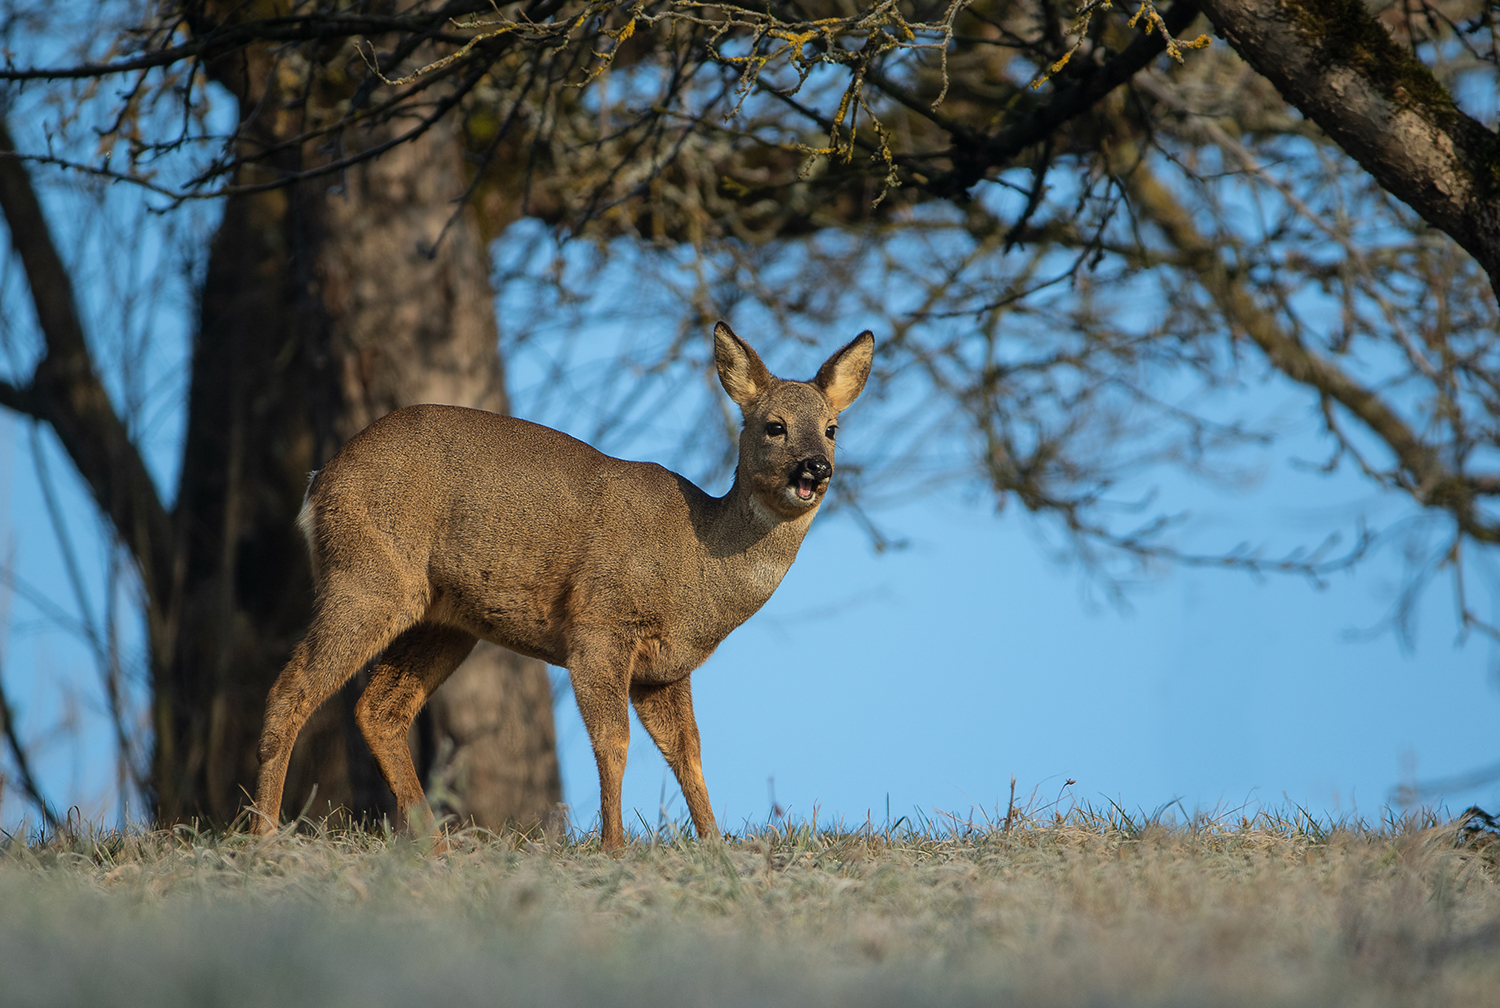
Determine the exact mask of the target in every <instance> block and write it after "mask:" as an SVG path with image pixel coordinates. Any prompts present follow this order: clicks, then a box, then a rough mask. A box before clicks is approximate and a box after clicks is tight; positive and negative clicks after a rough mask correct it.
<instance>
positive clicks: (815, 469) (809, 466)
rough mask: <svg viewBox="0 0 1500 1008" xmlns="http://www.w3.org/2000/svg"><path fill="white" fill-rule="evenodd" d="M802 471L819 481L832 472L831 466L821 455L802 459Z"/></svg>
mask: <svg viewBox="0 0 1500 1008" xmlns="http://www.w3.org/2000/svg"><path fill="white" fill-rule="evenodd" d="M802 471H803V472H805V473H807V475H809V476H811V477H812V478H813V479H815V480H817V481H818V482H819V483H821V482H823V481H824V480H826V479H827V478H828V477H829V476H831V475H832V474H833V466H832V465H830V464H829V462H828V459H826V458H824V457H823V456H822V455H814V456H813V457H812V458H810V459H803V460H802Z"/></svg>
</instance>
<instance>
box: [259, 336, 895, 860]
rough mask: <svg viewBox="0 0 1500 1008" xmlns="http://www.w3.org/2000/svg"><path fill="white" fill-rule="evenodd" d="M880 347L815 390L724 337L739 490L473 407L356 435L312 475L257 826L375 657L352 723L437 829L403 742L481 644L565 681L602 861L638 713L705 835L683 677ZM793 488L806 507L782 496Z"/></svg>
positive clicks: (793, 516) (859, 347) (794, 511)
mask: <svg viewBox="0 0 1500 1008" xmlns="http://www.w3.org/2000/svg"><path fill="white" fill-rule="evenodd" d="M874 347H875V341H874V339H873V338H872V337H871V335H870V334H869V333H868V332H866V333H862V334H860V335H859V336H858V337H856V338H855V339H854V340H853V341H852V342H850V343H849V344H848V345H847V346H845V347H843V348H842V349H841V350H839V351H838V352H837V353H835V354H834V355H833V356H832V357H830V358H829V359H828V361H827V363H825V364H824V365H823V367H822V368H821V369H820V370H819V371H818V374H817V377H816V378H814V379H813V380H812V381H811V382H790V381H783V380H781V379H779V378H775V377H773V376H772V375H771V373H770V372H769V371H767V370H766V367H765V365H764V364H762V363H761V361H760V358H759V357H758V356H756V353H755V351H754V350H752V349H751V348H750V346H749V345H748V344H747V343H745V342H744V341H743V340H741V339H740V338H739V337H738V336H736V335H735V334H734V333H733V332H732V331H731V330H730V328H729V327H728V326H727V325H725V324H724V323H722V322H720V323H719V324H718V325H717V326H715V327H714V359H715V362H716V363H717V365H718V371H719V379H720V381H721V382H722V383H723V385H724V388H725V390H726V391H727V392H728V393H729V395H730V398H732V399H733V400H734V401H735V402H736V403H738V404H739V406H740V409H741V411H742V413H743V415H744V419H745V424H744V428H743V430H742V432H741V434H740V458H739V465H738V467H737V468H736V470H735V481H734V486H733V488H731V489H730V491H729V493H728V494H726V495H725V496H723V497H718V498H715V497H710V496H709V495H708V494H706V493H704V492H703V491H702V490H700V489H698V488H697V487H696V486H694V485H693V484H692V483H691V482H689V481H688V480H686V479H684V478H683V477H681V476H679V475H677V474H676V473H673V472H669V471H668V470H666V469H664V468H662V467H661V466H659V465H653V464H650V463H643V462H625V461H621V460H620V459H615V458H610V457H609V456H607V455H604V454H601V453H600V452H598V451H595V450H594V449H593V448H590V447H589V446H588V445H586V444H583V443H582V442H580V441H576V440H574V439H573V438H571V437H568V436H567V435H566V434H562V433H559V432H558V431H555V430H551V429H549V428H547V427H541V426H538V425H537V424H533V423H528V422H527V421H525V420H517V419H514V418H512V417H505V416H499V415H497V414H494V413H486V412H484V411H482V410H472V409H461V408H459V407H454V406H413V407H410V408H407V409H402V410H397V411H396V412H394V413H391V414H390V415H389V416H386V417H384V418H383V419H381V420H378V421H376V422H375V423H373V424H371V425H370V426H369V427H367V428H365V430H363V431H361V432H360V433H359V434H357V435H355V437H354V438H352V439H351V440H350V441H349V443H348V444H346V445H345V446H344V448H343V449H342V450H341V451H340V452H339V453H338V454H337V455H336V456H334V458H333V460H332V461H330V462H329V463H328V465H327V466H326V467H325V468H324V469H323V470H322V472H320V473H318V474H317V477H316V478H315V479H314V480H313V481H312V484H311V485H310V486H309V488H308V494H307V503H306V505H305V506H304V508H303V514H302V516H301V518H300V519H299V522H300V523H301V525H302V527H303V530H304V531H305V532H306V533H307V536H308V544H309V548H310V550H311V552H312V558H313V567H314V569H315V570H316V571H317V581H318V595H317V602H316V606H315V611H314V614H313V619H312V625H311V627H310V628H309V629H308V631H307V635H306V636H305V637H304V638H303V639H302V641H301V642H300V643H299V644H298V645H297V647H296V649H295V650H294V651H293V653H292V658H291V661H289V662H288V663H287V666H286V668H285V669H284V670H283V671H282V673H281V675H280V677H279V678H278V679H277V680H276V684H275V685H274V686H272V687H271V693H270V696H269V698H268V699H267V701H266V720H265V728H264V730H263V732H262V735H261V742H260V757H261V769H260V779H259V782H258V784H257V787H256V794H255V809H256V810H257V812H258V813H259V815H258V817H257V820H256V822H257V825H258V828H259V829H260V830H261V831H262V832H270V831H271V830H273V829H275V827H276V821H277V815H278V812H279V810H280V808H281V792H282V786H283V784H284V782H285V778H286V768H287V761H288V759H289V758H290V756H291V751H292V745H293V743H294V742H295V741H296V739H297V733H298V731H300V730H301V728H302V725H303V724H304V723H305V722H306V720H307V718H308V716H309V715H311V714H312V712H313V711H314V710H315V709H316V708H317V707H318V705H319V704H321V703H322V702H323V701H324V700H326V699H327V698H328V697H329V696H330V695H332V694H333V692H334V691H335V690H337V689H338V688H339V687H340V686H342V685H343V684H344V683H345V682H347V681H348V680H349V679H350V678H351V677H352V676H353V675H354V673H355V672H357V671H358V670H359V669H360V668H361V667H363V666H364V665H365V664H366V663H368V662H371V661H374V665H373V666H372V672H371V675H370V684H369V686H368V688H367V689H366V690H365V692H364V694H363V695H361V697H360V698H359V702H358V704H357V705H356V708H355V716H356V720H357V721H358V722H359V726H360V729H361V730H362V731H363V733H364V735H365V739H366V741H368V742H369V745H370V749H371V750H372V751H373V752H374V754H375V756H376V758H377V759H378V760H379V762H380V767H381V770H382V771H383V772H384V774H385V779H386V783H388V784H389V785H390V787H391V791H392V792H393V793H394V794H395V796H396V801H397V806H398V808H400V809H401V810H402V814H403V818H405V817H406V816H407V815H409V814H415V815H417V816H419V817H420V818H421V819H422V820H423V826H424V827H425V828H430V827H431V824H432V812H431V810H430V809H429V808H428V805H427V799H426V795H425V794H424V792H423V790H422V784H421V781H420V780H418V778H417V773H416V769H415V768H414V766H413V764H412V759H411V753H410V750H409V749H408V747H407V741H406V738H407V730H408V729H409V727H410V725H411V723H412V719H413V718H415V717H416V715H417V712H418V711H419V710H420V709H421V708H422V705H423V704H424V703H425V702H426V701H427V698H428V697H429V696H430V695H431V694H432V691H433V690H435V689H437V687H438V686H439V685H440V684H441V683H442V682H443V680H444V679H446V678H447V677H448V675H449V674H450V673H451V672H452V671H453V670H454V669H455V668H456V667H457V666H458V664H459V663H460V662H461V661H463V659H464V658H465V657H466V656H467V655H468V653H469V651H470V649H471V648H473V646H474V643H475V640H476V639H477V638H481V637H482V638H484V639H486V640H490V641H494V642H495V643H496V644H501V645H504V646H505V647H508V648H511V649H513V650H515V651H519V652H521V653H522V654H526V655H531V656H533V657H536V658H541V659H543V660H544V661H548V662H551V663H552V664H554V665H561V666H564V667H566V668H567V669H568V670H569V673H570V675H571V678H572V683H573V693H574V696H575V697H576V698H577V700H578V709H579V711H580V712H581V713H582V715H583V723H584V725H585V726H586V727H587V728H588V733H589V739H590V740H591V741H592V743H593V747H594V756H595V758H596V760H597V761H598V764H599V795H600V804H601V809H600V819H601V822H602V840H603V844H604V846H605V847H606V848H608V849H614V848H618V847H619V846H620V845H621V844H622V843H623V842H624V827H623V823H622V822H621V810H620V784H621V779H622V776H623V774H624V770H625V753H626V748H627V746H628V744H629V736H630V716H629V705H630V704H634V705H635V709H636V713H637V714H638V715H639V716H640V719H641V723H642V724H643V725H644V726H645V727H646V730H647V731H648V732H650V734H651V737H652V739H654V740H655V742H656V744H657V745H658V746H659V747H660V748H661V751H662V754H663V755H664V756H665V757H666V759H667V763H668V764H670V765H671V767H672V770H673V772H674V773H676V775H677V780H678V783H679V784H681V786H682V793H683V797H684V798H685V799H686V800H687V805H688V810H689V811H690V812H691V814H692V817H693V828H694V829H695V830H696V831H697V832H698V835H699V836H700V837H710V836H717V833H716V828H715V824H714V817H713V812H712V811H711V809H710V806H709V801H708V789H707V788H706V787H705V785H704V783H703V769H702V764H701V761H700V758H699V741H698V726H697V723H696V721H695V720H694V718H693V700H692V693H691V689H690V687H689V681H688V676H689V674H690V673H691V672H692V671H693V669H695V668H697V667H698V666H699V665H701V664H702V663H703V661H704V659H706V658H707V657H708V656H709V655H710V654H711V653H713V650H714V648H716V647H718V645H719V643H720V642H721V641H722V640H723V639H724V638H725V637H727V636H728V635H729V632H730V631H731V630H733V629H734V628H735V627H737V626H739V625H740V624H741V623H743V622H744V621H745V620H746V619H748V618H749V617H750V615H751V614H752V613H754V612H755V611H756V610H757V609H759V608H760V607H761V606H762V605H764V604H765V601H766V600H767V599H768V598H770V597H771V593H772V591H774V590H775V588H776V585H777V584H778V583H780V581H781V578H782V576H783V575H784V574H786V572H787V569H788V568H789V567H790V566H791V564H792V560H793V559H795V558H796V555H797V548H798V547H799V546H800V545H801V543H802V537H803V536H804V535H805V534H806V533H807V528H808V525H809V524H811V522H812V518H813V515H814V514H815V513H816V512H817V510H818V505H819V504H820V503H821V502H822V500H823V496H824V494H825V492H826V491H827V488H828V477H829V475H830V474H831V472H832V463H833V454H834V443H833V439H832V438H831V437H829V436H828V433H829V429H830V428H831V427H832V426H833V424H834V422H835V421H836V420H837V418H838V414H839V412H840V411H841V410H843V409H844V408H845V407H847V406H848V405H849V404H850V403H851V402H853V401H854V399H855V397H856V396H858V395H859V393H860V391H861V389H863V388H864V383H865V379H866V377H867V376H868V375H869V371H870V361H871V357H872V355H873V353H874ZM768 424H781V425H782V426H783V427H784V431H782V432H779V433H778V432H775V430H774V428H769V429H768V426H767V425H768ZM801 476H805V477H806V479H807V481H809V482H810V484H811V488H812V490H813V493H812V496H811V498H810V499H808V500H803V499H801V498H799V497H798V495H797V493H796V492H795V489H794V487H795V484H796V483H797V481H798V479H799V477H801ZM412 825H413V826H414V827H415V826H416V824H415V823H413V824H412Z"/></svg>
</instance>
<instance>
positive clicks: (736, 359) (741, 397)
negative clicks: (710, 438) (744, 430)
mask: <svg viewBox="0 0 1500 1008" xmlns="http://www.w3.org/2000/svg"><path fill="white" fill-rule="evenodd" d="M714 364H716V365H717V366H718V368H719V383H720V384H721V385H723V386H724V391H725V392H728V393H729V398H731V399H733V400H734V401H735V402H736V403H738V404H739V406H740V408H741V409H745V408H747V407H748V406H749V405H750V404H751V403H753V402H754V401H755V400H756V399H758V398H760V396H761V394H762V393H764V392H765V391H766V389H768V388H770V387H771V372H769V371H767V370H766V366H765V365H764V364H762V363H761V361H760V357H759V356H758V355H757V354H756V353H755V351H754V350H752V349H750V344H749V343H746V342H745V341H744V340H742V339H740V338H739V337H738V336H736V335H735V334H734V330H733V329H731V328H729V326H728V325H726V324H724V323H723V322H720V323H718V324H717V325H715V326H714Z"/></svg>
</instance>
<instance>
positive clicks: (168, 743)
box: [153, 60, 561, 827]
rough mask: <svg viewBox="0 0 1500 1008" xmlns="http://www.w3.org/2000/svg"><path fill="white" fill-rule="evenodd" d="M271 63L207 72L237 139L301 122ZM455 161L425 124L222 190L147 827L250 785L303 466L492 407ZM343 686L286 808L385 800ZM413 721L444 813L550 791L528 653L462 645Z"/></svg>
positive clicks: (199, 350) (495, 401)
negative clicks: (309, 174) (313, 164)
mask: <svg viewBox="0 0 1500 1008" xmlns="http://www.w3.org/2000/svg"><path fill="white" fill-rule="evenodd" d="M220 69H221V70H222V69H223V68H220ZM270 71H271V68H270V65H269V63H267V65H266V66H257V65H256V62H255V61H254V60H247V61H242V62H241V63H239V64H237V65H236V66H235V67H233V68H229V70H228V71H224V72H223V73H220V74H217V75H216V76H219V77H220V79H221V80H225V81H226V83H228V84H229V86H230V89H231V90H232V91H233V92H234V93H235V94H236V95H237V97H238V98H239V100H240V102H241V108H242V109H248V110H250V111H249V114H250V115H252V116H256V117H258V118H259V119H261V120H263V121H261V122H255V123H253V124H252V125H253V126H254V127H255V128H253V129H251V130H250V131H248V132H249V135H250V136H252V137H253V140H247V143H249V142H256V143H274V142H275V141H276V140H278V139H279V138H281V137H284V136H292V135H295V134H296V133H297V132H299V131H300V130H301V129H302V128H305V123H304V122H303V121H302V120H301V119H300V118H298V117H293V116H290V115H287V114H285V113H284V112H283V111H280V109H281V108H282V104H281V103H280V102H278V101H276V100H275V98H276V97H277V96H276V95H275V94H274V93H273V94H271V95H266V94H265V93H263V90H262V88H261V87H260V86H259V85H260V82H261V81H265V80H268V79H270V78H271V73H270ZM267 110H269V111H267ZM462 155H463V148H462V144H461V141H460V139H459V138H458V137H457V136H456V135H455V134H454V133H453V132H452V128H451V127H445V126H443V125H439V126H438V127H436V128H434V129H432V130H430V131H429V132H427V133H426V134H424V135H423V136H422V137H420V138H418V139H417V140H415V141H414V142H411V143H408V144H404V145H401V146H398V147H396V148H394V149H392V150H391V151H389V152H387V153H386V154H385V155H384V156H383V157H381V158H379V159H377V160H375V161H373V162H365V163H362V164H360V165H358V166H356V167H353V168H351V169H349V170H348V171H347V172H345V173H343V174H342V175H338V176H329V177H327V178H325V179H320V180H314V181H311V182H305V183H300V184H298V185H295V186H291V187H288V188H284V189H276V190H272V191H269V192H262V193H253V194H241V195H236V196H233V197H231V198H230V199H229V200H228V204H227V206H226V209H225V216H224V221H223V223H222V225H221V227H220V229H219V232H218V235H217V237H216V238H215V241H214V243H213V247H212V249H211V252H210V258H209V264H208V272H207V277H206V279H205V283H204V288H203V297H202V303H201V309H200V311H201V314H200V322H199V332H198V337H197V340H196V343H195V346H194V352H193V361H192V377H191V389H190V394H189V411H188V432H187V441H186V445H185V448H184V454H183V467H182V477H181V484H180V490H179V495H178V505H177V512H176V519H177V526H176V527H177V530H178V532H177V558H178V564H177V568H176V571H175V575H176V581H175V591H174V592H173V593H172V594H173V597H174V604H173V605H172V606H171V611H170V614H169V617H168V618H167V619H165V620H159V621H158V623H160V625H161V630H160V632H158V633H155V634H153V638H154V639H153V646H154V650H155V652H156V665H155V667H156V682H155V704H156V708H155V710H156V722H157V723H156V729H157V731H156V735H157V750H156V753H155V763H154V782H155V786H156V788H157V799H158V803H159V808H160V812H161V815H162V817H163V819H165V820H169V821H170V820H180V819H184V818H189V817H194V816H201V817H206V818H208V819H209V820H211V821H215V822H226V821H228V820H229V819H231V818H233V816H234V815H235V814H236V813H237V811H238V810H239V809H240V808H241V807H242V806H243V805H244V804H245V801H246V798H245V795H246V794H247V793H248V790H249V789H250V788H252V787H253V781H254V779H255V773H256V769H257V766H258V758H257V755H256V745H257V742H258V738H259V733H260V727H261V718H262V715H263V713H264V708H265V697H266V693H267V690H268V689H269V688H270V685H271V682H272V681H273V680H274V678H275V677H276V675H277V673H278V672H279V671H280V668H281V665H282V663H283V662H284V661H285V660H286V657H287V655H288V654H289V652H290V650H291V648H292V646H293V644H294V643H295V642H296V640H297V638H298V637H299V636H300V635H301V633H302V630H303V629H304V627H305V624H306V620H307V617H308V615H309V612H310V603H311V599H312V589H311V578H310V574H309V570H308V562H307V556H306V551H305V547H304V545H303V543H302V542H301V537H300V535H299V534H298V532H297V531H296V527H295V516H296V513H297V510H298V508H299V507H300V504H301V499H302V495H303V492H304V490H305V487H306V483H307V479H308V476H309V474H310V472H311V471H312V470H314V469H316V468H317V467H319V466H320V465H322V464H323V463H324V462H326V461H327V459H328V458H329V457H330V456H331V455H332V454H333V452H334V451H336V450H337V448H338V446H339V445H340V444H342V443H343V441H345V440H347V439H348V438H349V437H350V436H351V435H353V434H355V433H356V432H358V431H359V430H360V429H362V428H363V427H364V426H366V425H367V424H368V423H370V422H371V421H373V420H375V419H377V418H379V417H381V416H383V415H384V414H386V413H388V412H390V411H391V410H393V409H396V408H398V407H401V406H405V405H409V404H412V403H418V402H440V403H450V404H455V405H463V406H475V407H479V408H483V409H490V410H496V411H504V410H505V408H506V400H505V392H504V382H503V373H502V370H501V365H500V359H499V354H498V350H497V347H496V328H495V319H494V298H493V292H492V291H491V289H490V287H489V282H488V256H487V254H486V249H485V247H484V242H483V240H482V238H481V237H480V234H479V230H478V228H477V227H476V225H475V221H474V220H473V214H472V212H471V211H470V210H469V209H468V208H463V209H462V210H461V211H459V212H458V214H457V216H456V217H454V216H453V215H454V213H455V210H456V205H455V204H454V203H453V202H452V201H453V199H454V197H455V196H456V195H458V194H459V193H461V192H462V190H463V186H464V181H465V180H464V177H463V170H462V165H463V161H462ZM314 156H316V152H313V151H311V150H307V151H299V150H292V151H290V152H289V153H287V154H286V155H284V157H285V158H286V159H287V160H288V162H290V161H291V160H292V159H297V160H299V161H301V163H304V164H305V163H308V162H310V161H311V160H312V158H313V157H314ZM284 167H286V168H289V169H290V168H295V167H297V165H296V164H292V163H287V164H285V165H284ZM242 176H244V177H242V178H241V179H240V181H241V182H256V181H262V180H263V179H264V177H265V176H264V169H261V170H260V174H258V175H252V172H250V171H245V172H242ZM450 218H452V219H451V221H450ZM445 225H447V226H446V228H445ZM362 675H363V674H361V677H362ZM355 693H356V690H355V689H346V690H345V691H343V692H342V693H341V694H340V697H339V698H338V699H337V700H335V701H331V702H330V703H328V704H325V705H324V708H323V709H322V710H320V711H319V712H318V713H317V714H316V715H315V716H314V717H313V719H312V720H311V721H309V723H308V725H307V727H306V728H304V729H303V732H302V736H301V738H300V740H299V741H298V744H297V748H296V750H295V751H294V754H293V759H292V765H291V769H290V771H289V773H288V777H287V787H286V801H285V804H284V806H283V815H284V816H287V815H295V814H297V813H298V812H300V811H302V810H303V809H304V808H308V809H309V810H310V811H311V812H313V813H324V812H327V811H328V810H329V809H330V807H332V808H340V807H343V808H347V809H348V810H350V812H352V813H353V814H354V815H355V816H356V817H360V816H366V815H370V814H375V815H378V814H381V813H388V812H391V811H393V810H392V807H391V803H392V801H393V799H392V797H391V795H390V792H389V791H388V790H387V789H386V787H385V784H384V782H383V781H382V780H381V778H380V776H379V772H378V770H377V768H376V766H375V763H374V761H373V759H372V758H371V756H370V754H369V751H368V749H367V748H366V747H365V745H364V741H363V739H362V738H361V737H360V735H359V733H358V731H357V729H356V728H355V727H354V723H353V717H352V712H353V701H354V696H355ZM423 718H424V724H423V725H421V726H420V731H418V732H417V733H416V734H417V735H418V736H419V737H420V738H421V739H422V740H423V743H424V744H420V745H418V746H417V748H418V755H419V757H420V759H419V767H420V768H421V769H422V772H423V773H424V776H429V775H430V771H433V770H436V771H438V775H439V776H440V777H441V778H442V786H441V787H440V788H439V793H438V794H437V795H435V797H438V798H440V799H444V804H445V805H446V806H447V811H451V812H454V813H457V814H458V815H459V816H460V818H461V819H465V820H468V819H472V820H473V821H475V822H477V823H478V824H479V825H482V826H488V827H500V826H502V825H504V824H506V823H507V822H511V823H517V824H521V825H528V826H529V825H532V824H535V823H538V822H540V821H542V820H543V819H544V818H545V816H546V814H547V812H548V811H549V810H550V809H551V808H552V806H553V805H554V804H555V803H556V802H557V801H558V800H559V799H560V797H561V782H560V778H559V773H558V767H557V758H556V752H555V736H554V729H553V724H552V707H551V692H550V688H549V683H548V679H547V672H546V667H545V665H543V664H542V663H541V662H538V661H535V660H532V659H524V658H521V657H519V656H517V655H514V654H511V653H510V652H507V651H503V650H502V649H500V648H496V647H493V646H491V645H483V644H482V645H481V646H480V647H479V648H477V649H476V651H475V653H474V655H473V656H472V657H471V658H470V659H469V660H468V661H466V662H465V663H464V664H463V665H462V666H461V667H460V668H459V670H458V671H457V672H455V673H454V675H453V676H452V678H451V679H450V680H449V681H448V682H447V683H446V684H445V685H444V686H443V687H442V688H441V689H440V690H439V691H438V693H437V694H436V695H435V696H434V698H433V702H432V704H431V705H430V706H429V709H428V711H427V712H424V714H423ZM437 760H441V764H442V765H441V766H440V767H435V766H434V765H433V764H434V761H437ZM423 764H425V766H423ZM314 787H316V789H317V790H316V798H315V799H314V798H313V794H314V792H313V789H314Z"/></svg>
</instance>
